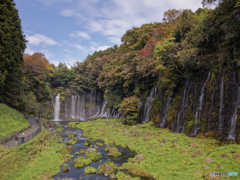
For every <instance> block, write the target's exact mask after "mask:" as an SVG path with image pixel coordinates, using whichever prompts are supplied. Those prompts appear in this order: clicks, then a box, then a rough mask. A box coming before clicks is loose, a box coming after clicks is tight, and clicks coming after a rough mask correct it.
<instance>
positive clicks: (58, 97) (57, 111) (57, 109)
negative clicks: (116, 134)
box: [51, 93, 60, 120]
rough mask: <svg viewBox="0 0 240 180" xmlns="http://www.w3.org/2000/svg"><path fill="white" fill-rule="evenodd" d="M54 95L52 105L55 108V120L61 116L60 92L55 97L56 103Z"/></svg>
mask: <svg viewBox="0 0 240 180" xmlns="http://www.w3.org/2000/svg"><path fill="white" fill-rule="evenodd" d="M51 97H52V105H53V108H54V120H59V119H60V118H59V116H60V94H59V93H58V95H57V96H56V97H55V103H54V100H53V99H54V98H53V96H52V95H51Z"/></svg>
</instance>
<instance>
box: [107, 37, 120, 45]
mask: <svg viewBox="0 0 240 180" xmlns="http://www.w3.org/2000/svg"><path fill="white" fill-rule="evenodd" d="M107 39H108V41H109V42H111V43H116V44H118V45H119V44H121V38H118V37H108V38H107Z"/></svg>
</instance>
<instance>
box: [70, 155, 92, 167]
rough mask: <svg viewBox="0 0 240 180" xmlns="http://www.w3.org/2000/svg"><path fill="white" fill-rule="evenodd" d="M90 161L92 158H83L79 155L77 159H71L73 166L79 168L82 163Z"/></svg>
mask: <svg viewBox="0 0 240 180" xmlns="http://www.w3.org/2000/svg"><path fill="white" fill-rule="evenodd" d="M90 163H92V160H91V159H87V158H85V157H83V156H80V157H78V158H77V159H75V160H74V161H73V165H74V167H75V168H81V167H83V166H84V165H88V164H90Z"/></svg>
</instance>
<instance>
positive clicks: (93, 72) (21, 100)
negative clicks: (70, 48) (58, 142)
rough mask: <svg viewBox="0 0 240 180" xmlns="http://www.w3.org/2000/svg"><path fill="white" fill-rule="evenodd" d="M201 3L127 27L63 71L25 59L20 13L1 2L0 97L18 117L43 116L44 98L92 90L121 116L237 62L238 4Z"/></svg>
mask: <svg viewBox="0 0 240 180" xmlns="http://www.w3.org/2000/svg"><path fill="white" fill-rule="evenodd" d="M213 3H218V6H217V7H216V8H215V9H208V8H206V5H209V4H213ZM202 4H203V5H204V6H205V8H199V9H198V10H196V12H192V11H191V10H189V9H185V10H176V9H172V10H167V11H166V12H164V13H163V20H162V22H155V23H149V24H143V25H142V26H141V27H133V28H132V29H130V30H127V31H126V33H125V34H124V35H123V36H122V38H121V41H122V44H121V45H120V46H117V45H115V46H113V47H111V48H108V49H106V50H104V51H102V50H101V51H98V52H97V51H95V52H94V53H93V54H92V55H88V56H87V57H86V59H85V60H84V61H83V62H80V61H79V62H76V63H75V65H74V66H72V67H71V68H68V67H67V66H66V64H62V63H60V64H59V65H58V66H54V65H52V64H50V63H49V61H48V60H47V59H46V57H45V55H43V54H41V53H34V54H33V55H28V54H23V52H24V49H25V47H26V40H25V36H24V35H23V33H22V31H21V23H20V22H21V21H20V19H19V17H18V12H17V9H16V8H15V7H14V3H13V1H7V0H5V1H3V3H2V2H1V4H0V8H1V9H2V10H3V11H0V13H1V14H0V16H2V17H5V18H8V20H7V19H6V20H5V19H3V18H1V19H0V23H1V24H0V27H1V29H4V31H1V32H0V33H1V37H2V38H1V39H0V52H1V53H0V56H1V65H0V76H1V78H0V84H1V86H0V99H1V101H3V102H5V103H8V104H9V105H11V106H13V107H15V108H17V109H19V110H21V111H23V112H26V113H34V112H35V113H37V111H43V109H42V108H41V104H44V103H48V102H49V101H50V99H51V95H50V94H53V95H54V94H55V95H56V93H57V92H60V93H62V94H63V95H66V94H69V93H70V94H78V93H82V92H84V91H89V90H93V89H95V90H101V91H103V92H104V97H105V98H106V100H107V102H108V105H107V106H108V108H111V107H114V108H120V107H121V109H122V110H123V111H124V107H127V106H125V105H126V104H128V103H130V102H129V100H131V99H132V100H136V98H141V97H146V96H147V95H148V94H149V92H150V90H151V89H152V88H153V87H158V88H159V89H160V90H162V91H165V90H166V92H165V93H166V94H167V95H171V94H173V92H174V90H175V89H176V88H177V87H182V85H183V82H184V80H185V79H186V78H187V77H189V76H191V77H197V76H199V75H205V74H206V73H207V72H208V71H209V70H210V69H211V68H213V67H220V66H223V65H227V66H229V67H232V66H233V63H234V62H238V64H240V63H239V57H240V50H239V49H240V48H239V47H240V42H239V39H240V37H239V36H240V34H239V33H240V29H239V28H240V24H239V23H240V14H239V13H240V2H239V0H220V1H216V0H204V1H203V2H202ZM7 22H9V23H7ZM3 27H5V28H3ZM9 29H13V30H12V31H10V30H9ZM9 38H10V39H9ZM16 47H17V48H16ZM13 49H14V51H13ZM10 52H14V53H10ZM69 89H71V91H70V90H69ZM29 102H30V103H29ZM122 103H124V104H125V105H124V104H122ZM48 105H49V106H50V104H48ZM127 112H130V111H128V110H127V111H126V114H129V113H127ZM132 112H135V110H134V111H131V113H130V114H131V117H132V118H133V119H134V117H135V116H134V114H132Z"/></svg>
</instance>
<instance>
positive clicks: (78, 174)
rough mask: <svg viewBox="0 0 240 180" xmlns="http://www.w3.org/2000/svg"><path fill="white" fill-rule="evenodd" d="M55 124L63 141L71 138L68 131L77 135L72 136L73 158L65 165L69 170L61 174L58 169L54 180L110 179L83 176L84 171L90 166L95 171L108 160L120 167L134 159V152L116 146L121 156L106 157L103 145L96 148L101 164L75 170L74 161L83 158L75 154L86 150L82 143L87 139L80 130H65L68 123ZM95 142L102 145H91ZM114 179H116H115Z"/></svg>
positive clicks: (93, 175) (95, 175)
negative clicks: (59, 127) (100, 155)
mask: <svg viewBox="0 0 240 180" xmlns="http://www.w3.org/2000/svg"><path fill="white" fill-rule="evenodd" d="M54 123H56V124H59V125H61V126H62V127H63V128H64V130H63V131H62V132H63V136H64V137H63V140H64V141H68V140H69V139H71V138H68V137H67V134H66V131H69V132H70V133H73V132H76V133H77V134H76V135H75V136H74V138H78V141H77V143H76V144H75V145H72V146H73V153H71V155H73V158H72V159H71V161H68V162H67V164H69V167H70V170H69V171H68V172H63V169H62V166H61V169H60V173H58V174H57V175H56V176H54V177H53V178H54V180H57V179H58V178H60V179H62V178H73V179H79V178H82V179H84V180H102V179H110V177H106V176H104V175H101V174H98V173H95V174H84V169H85V168H86V167H87V166H92V167H94V168H95V169H97V168H98V167H99V166H100V165H101V164H104V163H105V162H106V161H107V160H108V159H110V160H111V161H112V162H114V164H115V165H117V166H118V167H120V166H121V165H122V164H123V163H125V162H127V159H128V158H130V157H134V156H135V155H136V154H135V153H134V152H132V151H131V150H130V149H129V148H127V147H121V146H116V145H114V146H115V147H116V148H117V149H118V151H119V152H121V156H119V157H110V156H108V155H107V152H106V151H105V148H106V145H104V144H103V146H98V150H97V152H100V153H101V154H102V158H101V162H100V161H97V162H92V163H91V164H89V165H85V166H83V167H81V168H79V169H77V168H75V167H74V166H73V161H74V159H76V158H78V157H79V156H85V155H83V154H81V153H80V155H75V153H76V152H80V149H87V148H88V147H87V146H84V143H85V141H86V139H87V138H84V137H82V132H83V131H82V130H80V129H72V130H70V129H69V128H67V123H68V122H54ZM97 142H101V143H104V142H103V141H101V140H97V141H95V142H94V143H93V145H96V143H97ZM124 173H125V174H129V175H131V176H132V177H136V176H134V175H132V174H130V173H128V172H126V171H124ZM115 179H116V178H115ZM141 179H145V178H144V177H141Z"/></svg>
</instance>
